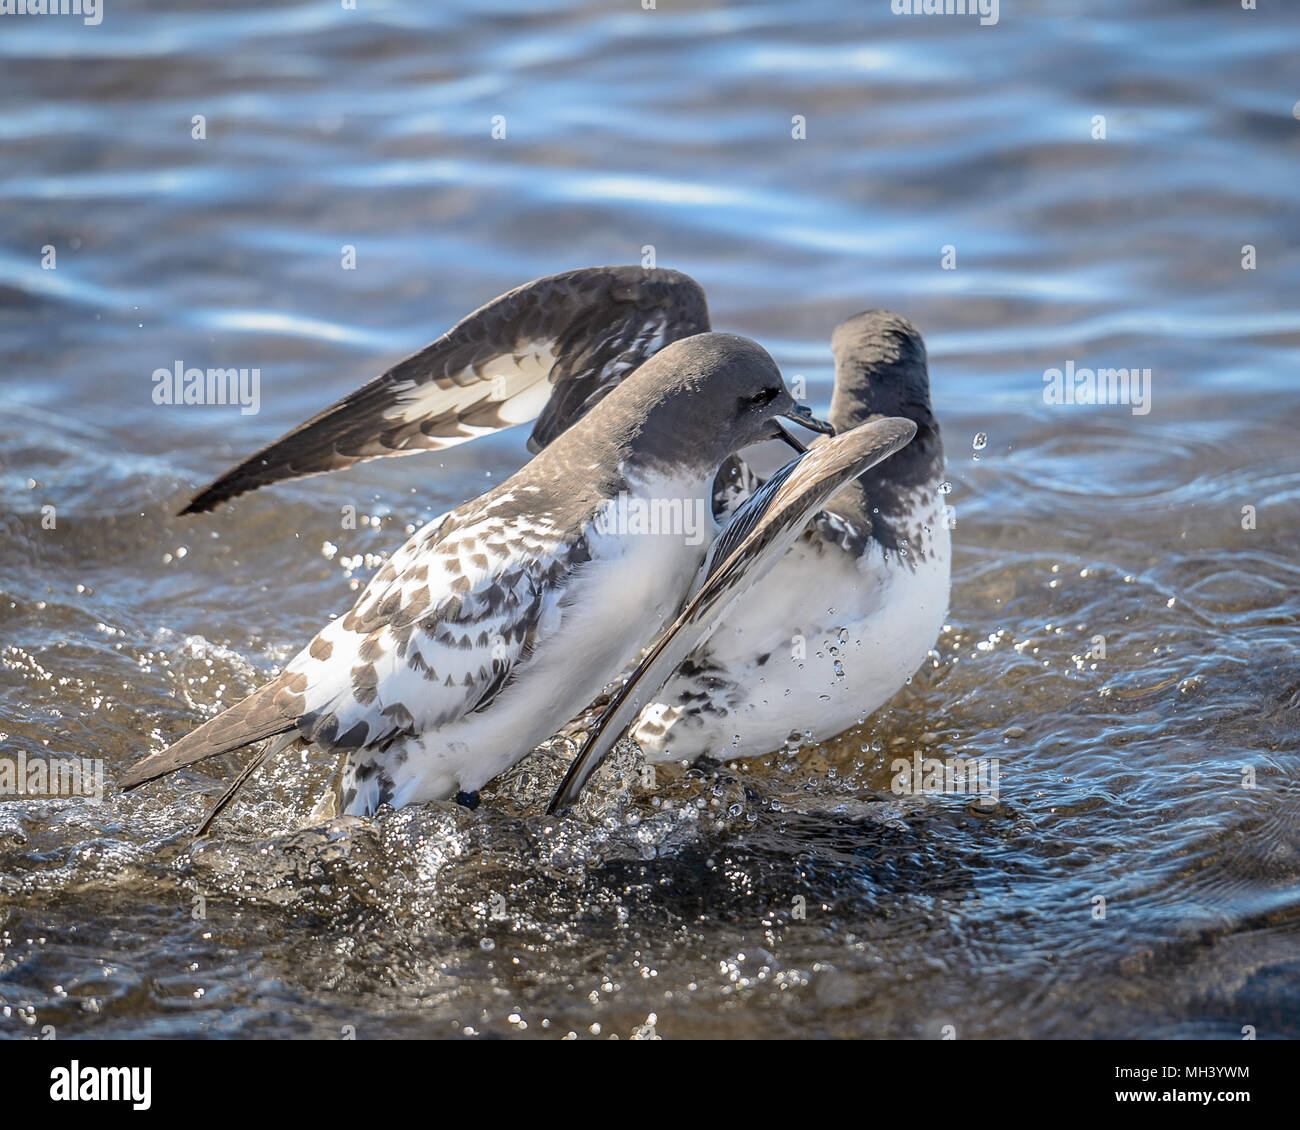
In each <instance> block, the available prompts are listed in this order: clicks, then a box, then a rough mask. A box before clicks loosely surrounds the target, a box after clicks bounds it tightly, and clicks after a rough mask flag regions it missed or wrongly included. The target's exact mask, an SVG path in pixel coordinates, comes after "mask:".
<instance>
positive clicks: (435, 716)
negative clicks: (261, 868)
mask: <svg viewBox="0 0 1300 1130" xmlns="http://www.w3.org/2000/svg"><path fill="white" fill-rule="evenodd" d="M454 332H455V331H453V333H454ZM608 333H609V327H608V326H606V327H605V329H604V330H603V331H601V334H600V335H597V336H599V337H600V338H601V340H606V338H607V335H608ZM622 356H623V354H622V353H620V354H618V357H622ZM614 360H615V361H617V358H615V359H614ZM605 363H606V364H607V365H608V364H610V363H613V362H611V360H610V359H609V357H608V355H606V361H605ZM514 368H515V370H516V371H518V370H519V369H520V368H521V366H519V365H515V366H514ZM620 376H621V374H620ZM508 379H509V378H508V377H507V380H508ZM367 387H372V386H367ZM463 387H464V386H460V385H455V384H454V382H453V385H452V386H447V387H446V388H444V386H442V385H439V384H438V383H437V381H436V380H434V381H432V382H429V383H428V384H427V385H426V386H423V387H421V386H420V385H419V384H418V383H417V385H416V386H415V395H414V397H413V396H411V392H412V390H411V388H410V387H408V386H407V385H406V384H402V383H401V382H399V381H394V382H392V383H390V385H389V386H388V387H387V389H385V390H382V392H383V395H382V396H381V397H380V399H386V400H387V403H388V408H387V409H380V411H381V413H382V414H383V415H384V416H385V418H386V419H389V420H390V421H394V427H395V428H397V429H398V430H399V432H400V433H401V434H400V435H397V436H392V437H388V438H386V439H385V440H384V442H383V447H385V448H389V447H392V446H393V443H394V441H396V442H400V441H401V438H402V436H406V437H407V438H409V439H411V440H414V441H416V442H417V443H418V442H419V441H418V439H417V437H419V436H421V435H426V436H429V435H432V434H433V433H426V432H424V430H423V429H422V428H421V426H420V424H419V422H418V421H419V419H420V417H419V413H420V412H428V411H431V410H432V411H434V412H435V413H438V412H439V411H440V409H438V407H437V406H438V404H440V403H441V401H440V400H439V397H438V396H436V395H433V393H432V389H438V390H439V391H440V392H441V391H450V392H451V393H452V395H453V396H454V395H456V389H458V388H463ZM362 391H363V392H364V391H365V390H362ZM592 391H594V390H592ZM588 396H589V398H592V399H596V400H598V403H595V405H594V407H591V408H590V409H589V410H588V411H587V412H586V413H585V414H584V415H583V416H582V418H581V419H580V420H578V422H577V423H575V424H573V425H572V426H570V427H568V428H567V429H566V430H564V431H563V432H562V434H559V435H558V436H556V437H555V438H554V439H553V440H552V441H551V442H550V443H548V444H546V446H545V447H544V448H543V450H542V451H541V452H540V453H539V454H538V455H536V456H535V457H534V458H533V459H532V460H531V461H530V462H529V463H527V464H526V465H525V466H524V467H523V468H522V469H520V470H519V471H518V472H516V473H515V474H514V475H512V476H510V478H508V479H506V480H505V481H504V482H502V483H501V484H500V485H498V486H497V487H495V488H494V489H492V490H490V491H488V492H487V493H486V494H484V495H482V496H480V497H479V498H476V499H474V500H472V501H470V502H467V503H465V504H463V505H461V506H458V507H456V508H455V509H454V510H451V511H449V512H448V513H446V514H444V515H442V516H441V517H439V518H435V519H434V520H433V521H431V522H429V523H428V524H427V525H425V526H424V527H423V528H422V529H420V530H418V531H417V532H416V533H415V534H414V535H412V537H411V538H410V539H409V540H408V541H407V542H406V544H404V545H403V546H402V547H401V548H400V549H398V550H397V551H396V552H395V553H394V554H393V556H392V557H391V558H390V559H389V561H388V562H387V563H386V564H385V565H384V566H383V567H382V568H381V569H380V570H379V572H378V573H377V574H376V575H375V576H374V578H372V580H371V581H370V583H369V585H368V586H367V587H366V588H365V590H364V591H363V592H362V594H361V596H360V598H359V599H358V600H357V602H356V605H355V606H354V607H353V608H352V610H351V611H350V612H348V613H347V614H346V615H345V616H342V617H340V618H338V619H336V620H334V621H332V622H331V623H330V624H328V625H327V626H326V627H325V628H324V629H323V630H322V631H321V632H320V633H319V634H318V635H317V636H316V638H315V639H314V640H312V641H311V643H310V644H309V645H308V646H307V647H306V648H304V649H303V650H302V651H301V652H300V653H299V654H298V655H297V656H296V657H295V658H294V659H293V660H292V661H291V662H290V663H289V664H288V665H287V666H286V667H285V669H284V671H283V673H282V674H281V675H279V676H278V677H277V678H275V679H274V680H272V681H271V682H270V683H268V684H267V685H265V686H263V687H262V688H261V689H259V690H257V691H255V692H254V693H253V694H251V695H249V696H248V697H247V698H245V699H244V700H243V701H241V702H239V703H237V704H235V705H234V706H232V707H230V708H229V709H227V710H226V711H224V712H223V713H221V714H219V715H217V717H215V718H213V719H211V720H209V721H208V722H205V723H204V724H203V725H201V726H199V727H198V728H197V729H196V730H194V731H193V732H191V733H190V734H188V735H187V736H185V737H184V738H182V739H181V740H180V741H178V742H176V743H175V744H173V745H172V746H171V747H169V748H168V749H166V750H162V751H160V752H157V753H153V754H150V755H149V756H147V757H145V758H144V759H143V760H142V761H140V762H139V763H138V764H137V765H135V766H134V767H133V768H132V769H131V770H130V771H129V772H128V773H127V774H126V775H125V777H123V778H122V779H121V781H120V782H119V784H120V785H121V787H123V788H132V787H134V786H136V785H139V784H141V783H143V782H144V781H148V780H151V779H153V778H155V777H158V776H161V775H163V774H165V773H170V772H172V771H174V770H176V769H179V768H181V767H183V766H186V765H191V764H193V763H195V762H197V761H201V760H203V759H204V758H208V757H213V756H215V755H217V754H221V753H226V752H228V751H231V750H234V749H238V748H240V747H242V746H245V745H248V744H250V743H252V742H255V741H258V740H261V739H265V738H271V737H278V738H279V739H280V740H279V741H277V742H274V743H271V744H270V745H269V746H268V747H267V748H266V750H265V751H264V752H263V753H261V754H259V755H258V756H256V757H255V758H254V759H253V760H252V761H251V762H249V764H248V766H247V768H246V769H245V771H244V772H242V773H241V774H240V775H239V777H238V778H237V779H236V781H235V783H234V785H232V787H231V789H230V790H228V791H227V793H226V795H225V796H223V797H222V799H221V800H220V801H219V802H218V805H217V807H216V808H215V809H214V810H213V812H212V813H211V814H210V816H209V821H208V822H210V820H211V817H212V816H215V815H216V813H217V812H219V811H220V810H221V808H222V807H223V806H224V804H225V803H226V802H227V801H228V800H229V799H230V798H231V797H232V796H233V795H234V791H235V790H236V789H237V788H238V787H239V786H240V785H242V784H243V782H244V781H245V780H246V779H247V777H248V776H249V774H251V772H253V771H254V769H255V768H256V767H257V766H258V765H259V764H261V763H262V762H263V761H264V760H266V759H267V758H269V757H271V756H274V755H275V753H276V752H277V751H278V750H280V749H282V748H284V746H285V745H287V744H288V743H289V742H290V741H292V740H293V739H294V738H295V737H301V738H304V739H306V740H307V741H308V742H310V743H312V744H314V745H316V746H318V747H321V748H323V749H326V750H329V751H335V752H339V753H346V762H345V767H344V775H343V795H342V801H343V804H342V808H343V811H344V812H346V813H349V814H353V815H368V814H370V813H373V812H374V811H375V809H376V808H378V807H379V805H380V804H383V803H390V804H392V805H394V806H398V807H400V806H402V805H406V804H412V803H420V802H424V801H430V800H436V799H441V798H445V797H449V796H452V795H456V794H464V795H465V796H467V797H468V796H469V795H471V794H474V793H475V792H476V791H477V790H478V789H479V788H480V787H481V786H482V785H483V784H485V783H486V782H487V781H489V780H491V779H492V778H493V777H495V776H496V775H498V774H499V773H501V772H503V771H504V770H505V769H507V768H509V767H510V766H511V765H513V764H515V763H516V762H517V761H519V760H521V759H522V758H523V757H525V756H526V755H527V754H529V753H530V752H532V750H533V749H534V748H535V747H536V746H537V745H538V744H540V743H541V742H542V741H543V740H544V739H546V738H547V737H549V736H550V735H552V734H553V733H555V732H556V731H557V730H558V729H559V728H560V727H561V726H562V725H563V723H564V722H566V721H567V720H568V719H569V718H571V717H573V716H574V715H575V714H577V713H578V712H579V711H581V710H582V709H583V708H584V707H585V706H587V704H588V703H590V702H591V701H592V700H593V699H594V698H595V697H596V695H597V694H598V693H599V692H600V690H601V689H602V688H603V687H604V686H605V685H606V684H607V683H608V681H609V679H610V677H611V675H612V674H613V673H616V672H618V671H619V670H622V669H623V668H624V667H625V666H627V665H628V663H629V662H630V661H631V660H633V659H634V658H635V657H636V656H637V655H638V654H639V653H640V651H641V650H642V648H644V647H645V646H647V645H648V644H649V643H650V642H651V641H652V640H653V639H654V638H655V637H656V636H657V635H658V634H659V633H660V631H661V629H662V627H663V626H664V625H666V624H668V623H670V622H671V621H672V619H673V617H675V616H676V614H677V612H678V610H679V608H680V607H681V606H682V604H683V603H684V602H685V600H686V597H687V596H688V593H689V590H690V587H691V585H692V582H693V581H694V580H695V579H696V577H697V574H698V572H699V569H700V566H701V564H702V563H703V561H704V558H705V554H706V553H707V551H708V548H709V543H710V542H711V541H712V540H713V535H714V534H715V533H716V531H717V527H716V525H712V520H711V519H710V524H711V525H712V528H711V529H710V530H709V536H708V537H706V538H704V539H695V538H690V537H684V536H682V533H681V531H679V530H673V529H671V528H669V529H663V530H659V531H657V532H654V531H646V530H643V529H639V528H638V529H631V530H624V529H622V528H620V527H618V526H617V525H614V526H612V527H611V526H610V524H609V523H607V522H603V521H602V518H603V517H604V516H606V515H607V514H608V506H609V503H610V501H611V500H612V499H615V498H626V499H629V500H631V501H633V502H637V501H641V502H644V503H646V504H648V505H649V504H653V505H662V504H663V503H665V502H667V503H670V504H671V503H674V502H676V503H679V504H680V505H681V507H682V509H683V510H684V509H685V508H686V507H687V506H690V507H694V508H698V509H699V510H705V511H707V505H708V503H709V502H711V498H712V492H713V482H714V478H715V474H716V472H717V470H718V467H719V465H720V464H721V463H722V462H723V461H724V460H725V459H726V458H727V457H728V456H729V455H730V454H731V453H732V452H734V451H736V450H737V449H739V448H741V447H744V446H747V445H749V444H752V443H755V442H757V441H759V440H761V439H763V438H765V437H769V436H774V435H777V434H779V433H782V432H783V429H782V428H781V426H780V425H779V424H777V423H776V420H777V418H778V417H781V416H786V417H789V418H791V419H795V420H797V421H799V422H800V423H803V424H805V425H809V426H812V427H814V428H815V429H817V430H821V431H829V430H830V429H829V427H828V426H827V425H824V424H821V423H820V421H817V420H815V419H814V418H813V417H812V415H811V413H810V412H808V410H807V409H805V408H801V407H799V406H798V405H796V403H795V401H794V398H793V397H792V396H791V394H790V392H789V390H788V389H787V388H786V385H785V382H784V380H783V379H782V377H781V373H780V370H779V369H778V368H777V366H776V364H775V363H774V362H773V361H772V359H771V357H769V356H768V354H767V353H766V352H765V351H764V350H763V349H762V347H761V346H759V345H757V344H756V343H754V342H752V341H750V340H748V339H747V338H743V337H739V336H736V335H733V334H717V333H703V334H696V335H694V336H689V337H686V338H685V339H684V340H678V341H675V342H673V343H672V344H671V345H669V346H668V347H667V348H663V349H660V350H659V351H657V352H655V353H654V355H653V356H652V357H651V358H650V359H649V360H648V361H647V362H646V363H645V364H643V365H641V366H640V367H638V368H636V369H635V371H634V372H632V374H631V375H630V376H627V377H626V378H625V379H622V380H620V381H618V382H616V387H614V388H613V389H612V390H609V391H608V395H600V396H595V397H592V396H591V393H588ZM421 397H423V399H420V398H421ZM362 399H364V398H362ZM512 399H513V397H510V396H505V397H503V398H502V399H501V401H500V403H509V402H510V400H512ZM457 403H458V404H463V401H458V402H457ZM375 407H376V406H375V403H374V402H373V401H372V402H371V403H370V406H369V409H367V410H370V409H374V408H375ZM457 411H458V412H459V409H458V410H457ZM327 416H328V414H327ZM324 418H325V417H321V418H318V422H319V421H320V420H321V419H324ZM347 423H348V422H347V421H345V420H342V419H341V418H339V417H337V416H336V417H335V418H334V420H333V421H332V422H331V423H330V427H334V426H335V425H336V424H337V425H339V426H340V428H341V429H342V430H343V434H347V435H357V433H353V432H348V431H347V430H346V429H347ZM437 430H438V429H435V433H436V431H437ZM444 430H450V429H444ZM306 431H307V432H310V431H311V428H310V426H309V427H308V428H307V429H306ZM307 438H311V437H310V436H308V437H307ZM357 438H358V439H359V440H360V441H361V443H360V445H359V446H357V447H349V448H345V449H344V453H343V454H342V455H340V454H338V449H337V447H336V448H335V451H336V454H335V456H334V457H330V456H329V455H328V452H327V448H328V447H329V446H330V445H325V446H319V445H318V446H316V447H314V448H313V447H310V446H305V447H302V448H301V450H306V451H315V452H317V453H318V454H319V455H320V456H321V459H322V460H323V461H325V462H328V461H329V460H330V458H344V459H352V460H353V461H355V459H356V458H364V457H365V455H364V454H361V455H358V454H357V452H358V451H362V452H364V451H365V450H367V448H366V447H365V440H364V437H361V436H359V435H357ZM269 465H270V463H269V460H268V461H267V462H266V463H265V464H264V465H263V478H265V470H266V467H267V466H269ZM290 466H291V467H292V468H293V470H294V471H295V473H303V472H306V473H311V471H313V470H317V469H320V470H324V469H328V468H327V467H325V466H322V465H320V463H312V462H310V461H307V462H301V463H300V462H292V463H291V464H290ZM253 474H254V478H256V468H254V469H253ZM279 477H284V476H283V474H280V475H279ZM253 485H256V484H253ZM669 509H670V511H671V509H672V508H671V506H670V507H669ZM206 826H207V823H206V822H205V825H204V827H205V828H206ZM201 830H202V829H201Z"/></svg>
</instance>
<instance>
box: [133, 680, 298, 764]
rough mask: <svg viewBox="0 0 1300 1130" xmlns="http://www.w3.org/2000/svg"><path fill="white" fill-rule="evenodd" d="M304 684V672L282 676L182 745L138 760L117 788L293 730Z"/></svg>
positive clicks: (187, 737) (196, 732) (191, 734)
mask: <svg viewBox="0 0 1300 1130" xmlns="http://www.w3.org/2000/svg"><path fill="white" fill-rule="evenodd" d="M306 682H307V677H306V676H305V675H303V674H289V673H288V672H285V673H284V674H283V675H281V676H279V678H277V679H273V680H272V681H271V682H269V683H267V684H266V686H264V687H261V688H260V689H258V690H255V691H254V692H253V693H252V694H250V695H249V696H248V697H247V698H246V699H243V700H242V701H240V702H237V703H235V705H234V706H232V707H230V709H229V710H223V711H222V712H221V713H220V714H218V715H217V716H216V717H215V718H211V719H209V720H208V721H207V722H204V723H203V725H202V726H200V727H199V728H198V729H196V730H192V731H191V732H190V733H188V734H186V735H185V737H183V738H181V740H180V741H178V742H174V743H173V744H172V745H170V746H168V747H167V748H166V749H164V750H160V751H159V752H157V753H151V754H149V756H148V757H145V758H143V759H142V760H140V761H138V762H136V764H135V765H134V766H132V767H131V769H129V770H128V771H127V773H126V775H125V776H124V777H122V778H121V779H120V780H119V781H118V783H117V784H118V787H119V788H121V789H133V788H135V787H136V786H137V785H142V784H144V782H145V781H152V780H153V779H154V778H155V777H161V776H163V775H165V774H167V773H172V772H175V771H176V770H177V769H181V768H184V767H185V766H186V765H193V764H194V763H195V762H196V761H202V760H204V759H205V758H208V757H216V756H217V754H220V753H229V752H230V751H231V750H234V749H239V748H240V747H241V746H246V745H248V744H249V743H250V742H256V741H260V740H261V739H262V738H270V737H274V736H275V735H277V734H285V733H288V732H289V731H290V730H294V729H296V728H297V725H298V719H299V717H301V715H302V712H303V699H302V691H303V690H304V689H305V686H306Z"/></svg>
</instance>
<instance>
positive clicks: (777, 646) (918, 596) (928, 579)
mask: <svg viewBox="0 0 1300 1130" xmlns="http://www.w3.org/2000/svg"><path fill="white" fill-rule="evenodd" d="M927 518H929V519H930V520H928V521H927V522H926V523H925V524H926V526H927V527H928V534H927V538H926V541H927V543H928V544H927V545H926V547H925V550H926V552H925V553H924V555H923V556H922V555H919V554H917V553H916V551H915V550H913V551H912V554H911V555H910V556H909V557H907V558H902V557H899V556H898V555H897V554H890V555H889V557H888V559H886V557H885V555H884V553H883V551H882V550H881V549H880V547H879V546H878V544H877V543H875V542H872V543H870V546H869V549H868V551H867V552H866V554H864V555H863V556H862V557H857V556H854V555H853V554H851V553H849V552H847V551H845V550H844V549H842V548H841V547H839V546H838V545H832V544H829V543H828V542H826V541H824V540H821V539H818V538H816V537H815V536H805V537H803V538H801V539H800V540H799V541H798V542H796V543H795V545H794V546H793V547H792V548H791V549H790V551H789V552H788V553H787V554H786V555H785V556H784V557H783V558H782V559H781V561H779V562H778V563H777V564H776V566H775V567H774V568H773V569H772V571H771V572H770V573H769V574H768V575H767V576H766V577H764V578H763V579H762V581H760V582H759V583H758V584H756V585H755V586H754V587H753V588H752V589H750V590H749V591H747V592H746V593H744V594H743V595H742V596H741V598H740V599H739V601H738V602H737V604H736V605H735V606H734V607H733V608H732V610H731V611H730V613H729V614H728V616H727V618H726V620H725V622H724V623H723V624H722V625H721V626H720V627H719V628H718V629H717V631H716V632H715V633H714V634H713V636H712V637H711V638H710V639H709V640H707V641H706V642H705V643H704V644H703V645H702V646H701V647H700V648H698V649H697V650H696V652H695V653H693V654H692V656H691V657H690V658H689V659H688V660H687V662H686V663H685V664H684V665H683V666H682V668H681V669H679V671H678V672H677V674H675V675H674V677H673V678H672V679H671V680H670V681H669V682H668V683H667V684H666V685H665V686H664V688H663V690H662V691H661V692H660V693H659V694H658V695H656V696H655V698H656V701H655V702H653V703H651V704H650V705H649V706H647V707H646V708H645V710H643V711H642V713H641V716H640V718H639V719H638V721H637V724H636V725H635V726H634V728H633V737H634V738H635V739H636V741H637V743H638V744H639V745H640V746H641V748H642V750H643V752H644V753H645V755H646V757H647V759H649V760H652V761H679V760H682V761H690V760H694V759H696V758H698V757H701V756H711V757H716V758H732V757H742V756H761V755H762V754H766V753H771V752H772V751H773V750H775V749H778V748H780V747H781V746H782V745H784V744H785V743H786V742H787V740H789V739H791V738H792V737H794V738H797V739H799V740H803V739H805V738H806V737H807V735H811V736H812V738H813V739H817V740H825V739H828V738H831V737H833V736H835V735H836V734H839V733H841V732H843V731H844V730H846V729H848V728H849V727H850V726H852V725H854V724H855V723H856V722H857V721H858V720H859V719H861V718H864V717H865V716H867V715H868V714H871V713H872V712H873V711H875V710H876V709H878V708H879V707H880V706H881V705H883V704H884V703H885V702H887V701H888V700H889V699H890V698H891V697H893V695H894V693H895V692H896V691H897V690H898V689H899V688H900V687H901V686H902V685H903V683H904V682H905V681H906V680H907V678H908V676H910V675H911V674H912V673H913V672H914V671H915V670H916V669H917V667H919V666H920V664H921V662H922V660H923V659H924V658H925V655H926V653H927V652H928V651H929V649H930V648H931V647H932V646H933V644H934V641H935V638H936V637H937V635H938V633H939V631H940V629H941V628H942V626H943V622H944V619H945V617H946V616H947V611H948V589H949V570H950V555H951V548H950V535H949V533H948V530H947V528H946V526H945V524H944V523H943V521H942V519H941V518H940V516H939V515H938V514H937V513H935V514H934V515H933V516H931V515H927Z"/></svg>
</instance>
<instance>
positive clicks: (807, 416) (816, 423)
mask: <svg viewBox="0 0 1300 1130" xmlns="http://www.w3.org/2000/svg"><path fill="white" fill-rule="evenodd" d="M784 415H785V418H786V419H787V420H793V421H794V422H795V423H796V424H802V425H803V426H804V427H805V428H808V429H809V430H811V431H814V432H821V434H822V435H824V436H833V435H834V434H835V429H834V428H833V427H831V425H830V424H828V423H827V422H826V421H825V420H819V419H818V418H817V417H816V416H814V415H813V414H812V409H811V408H807V407H805V406H804V405H802V404H796V405H795V406H794V408H792V409H791V410H790V411H789V412H786V413H784Z"/></svg>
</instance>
